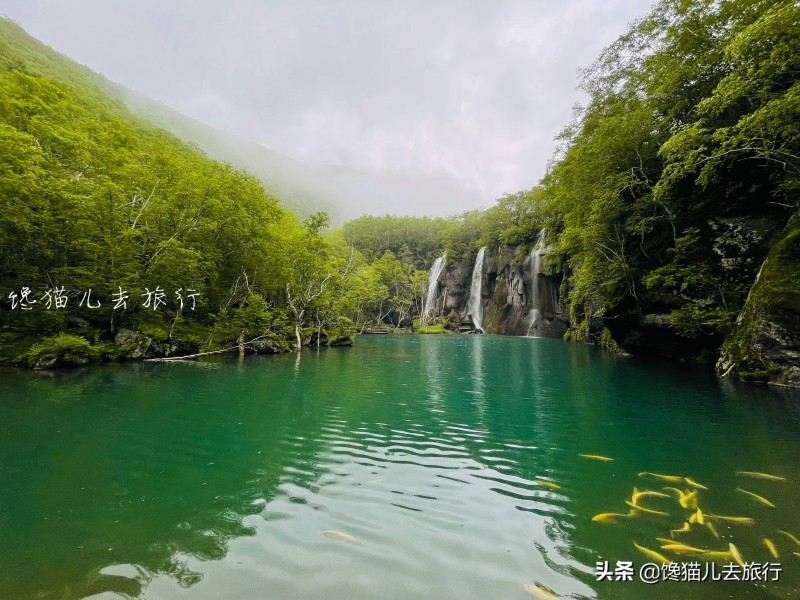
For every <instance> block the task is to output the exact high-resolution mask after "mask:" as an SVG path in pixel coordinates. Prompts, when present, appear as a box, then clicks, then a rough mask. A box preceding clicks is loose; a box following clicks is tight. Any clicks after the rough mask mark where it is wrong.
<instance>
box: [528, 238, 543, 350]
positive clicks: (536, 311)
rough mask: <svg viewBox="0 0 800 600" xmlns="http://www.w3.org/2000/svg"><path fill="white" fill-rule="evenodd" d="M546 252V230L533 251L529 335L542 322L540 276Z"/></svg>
mask: <svg viewBox="0 0 800 600" xmlns="http://www.w3.org/2000/svg"><path fill="white" fill-rule="evenodd" d="M543 250H544V229H542V231H540V232H539V239H538V240H537V241H536V245H535V246H534V247H533V250H532V251H531V324H530V326H529V327H528V335H531V332H534V333H535V332H536V330H537V329H538V328H539V325H540V324H541V322H542V290H541V288H540V285H539V274H540V273H541V272H542V252H543Z"/></svg>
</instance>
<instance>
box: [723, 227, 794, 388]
mask: <svg viewBox="0 0 800 600" xmlns="http://www.w3.org/2000/svg"><path fill="white" fill-rule="evenodd" d="M798 277H800V216H798V215H795V217H794V218H793V219H792V220H791V221H790V222H789V225H788V226H787V227H786V229H785V231H784V233H783V235H782V236H781V238H780V239H779V240H778V242H777V243H776V244H775V245H774V246H773V247H772V249H771V250H770V252H769V254H768V255H767V258H766V260H765V261H764V264H763V265H762V267H761V272H760V273H759V275H758V277H757V278H756V282H755V283H754V284H753V287H752V288H751V290H750V294H749V295H748V297H747V302H746V303H745V306H744V309H743V310H742V312H741V314H740V315H739V317H738V319H737V320H736V324H735V326H734V328H733V331H732V333H731V334H730V335H729V336H728V338H727V339H726V340H725V343H724V344H723V346H722V354H721V357H720V359H719V362H718V363H717V369H718V371H719V372H720V374H722V375H723V376H724V375H729V374H731V373H735V374H737V375H739V376H740V377H742V378H744V379H749V380H755V381H767V382H770V383H776V384H780V385H790V386H800V283H799V282H798Z"/></svg>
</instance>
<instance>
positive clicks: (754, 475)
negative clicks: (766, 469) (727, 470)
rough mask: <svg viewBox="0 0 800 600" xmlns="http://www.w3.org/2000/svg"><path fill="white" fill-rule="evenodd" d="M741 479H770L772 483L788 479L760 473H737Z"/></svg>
mask: <svg viewBox="0 0 800 600" xmlns="http://www.w3.org/2000/svg"><path fill="white" fill-rule="evenodd" d="M736 474H737V475H739V476H740V477H752V478H753V479H768V480H770V481H786V477H781V476H779V475H770V474H769V473H759V472H758V471H736Z"/></svg>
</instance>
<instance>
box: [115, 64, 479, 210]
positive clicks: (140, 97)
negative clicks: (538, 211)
mask: <svg viewBox="0 0 800 600" xmlns="http://www.w3.org/2000/svg"><path fill="white" fill-rule="evenodd" d="M102 86H103V88H104V89H105V90H106V91H107V92H108V93H109V95H111V96H113V97H115V98H118V99H119V100H122V101H123V102H124V103H125V105H126V106H127V107H128V108H129V109H130V110H131V111H132V112H133V113H134V114H136V115H138V116H139V117H141V118H143V119H145V120H147V121H149V122H150V123H152V124H154V125H157V126H159V127H161V128H163V129H166V130H167V131H169V132H170V133H172V134H174V135H176V136H177V137H179V138H181V139H182V140H184V141H186V142H190V143H192V144H195V145H197V146H198V147H199V148H200V149H201V150H203V151H204V152H205V153H206V154H208V156H210V157H211V158H214V159H217V160H222V161H226V162H229V163H231V164H232V165H234V166H235V167H237V168H240V169H245V170H247V171H249V172H250V173H252V174H253V175H255V176H256V177H258V179H259V180H260V181H261V183H262V184H263V186H264V189H265V190H266V191H267V192H268V193H270V194H271V195H273V196H275V197H276V198H278V199H279V200H280V201H281V203H282V204H283V205H284V206H285V207H286V208H288V209H290V210H292V211H293V212H295V213H296V214H298V215H300V216H301V217H305V216H308V215H309V214H311V213H313V212H316V211H325V212H327V213H328V214H329V215H330V217H331V221H332V223H333V224H339V223H342V222H344V221H347V220H350V219H353V218H355V217H358V216H360V215H362V214H371V215H383V214H389V213H391V214H398V215H412V214H432V215H440V216H444V215H448V214H453V213H456V212H460V211H461V210H462V209H463V208H462V207H464V206H474V205H475V204H476V203H481V202H482V201H483V203H484V204H487V205H488V204H489V203H491V201H492V199H491V198H482V194H481V193H480V192H479V191H477V190H475V189H470V188H468V187H466V186H465V185H464V184H462V183H461V182H460V181H458V180H457V179H456V178H455V177H454V176H451V175H449V174H447V173H445V172H443V171H434V170H431V169H426V170H421V171H412V170H411V169H407V170H402V169H395V170H392V171H384V172H379V173H371V172H366V171H361V170H357V169H354V168H352V167H347V166H342V165H322V166H316V167H314V166H309V165H306V164H303V163H301V162H300V161H297V160H295V159H293V158H291V157H289V156H285V155H283V154H281V153H279V152H275V151H274V150H270V149H269V148H266V147H264V146H262V145H260V144H257V143H255V142H252V141H249V140H246V139H243V138H241V137H238V136H235V135H232V134H229V133H225V132H223V131H220V130H218V129H215V128H213V127H211V126H209V125H206V124H204V123H201V122H200V121H197V120H195V119H192V118H190V117H187V116H185V115H183V114H181V113H179V112H178V111H176V110H174V109H172V108H170V107H169V106H166V105H165V104H163V103H161V102H158V101H157V100H153V99H152V98H149V97H148V96H146V95H144V94H141V93H139V92H136V91H134V90H131V89H128V88H126V87H125V86H123V85H120V84H118V83H115V82H112V81H109V80H107V79H105V78H103V81H102Z"/></svg>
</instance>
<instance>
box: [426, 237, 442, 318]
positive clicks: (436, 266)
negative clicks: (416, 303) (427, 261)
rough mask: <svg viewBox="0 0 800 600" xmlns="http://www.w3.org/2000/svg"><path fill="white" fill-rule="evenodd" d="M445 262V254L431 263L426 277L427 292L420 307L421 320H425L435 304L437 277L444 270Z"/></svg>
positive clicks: (437, 286) (437, 285)
mask: <svg viewBox="0 0 800 600" xmlns="http://www.w3.org/2000/svg"><path fill="white" fill-rule="evenodd" d="M445 260H447V252H445V253H444V254H442V255H441V256H440V257H439V258H437V259H436V260H435V261H433V266H432V267H431V272H430V275H429V276H428V290H427V293H426V295H425V304H423V305H422V319H425V318H426V317H428V316H429V315H430V313H431V312H433V308H434V303H435V302H436V292H437V291H438V290H439V277H441V275H442V271H443V270H444V261H445Z"/></svg>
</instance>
